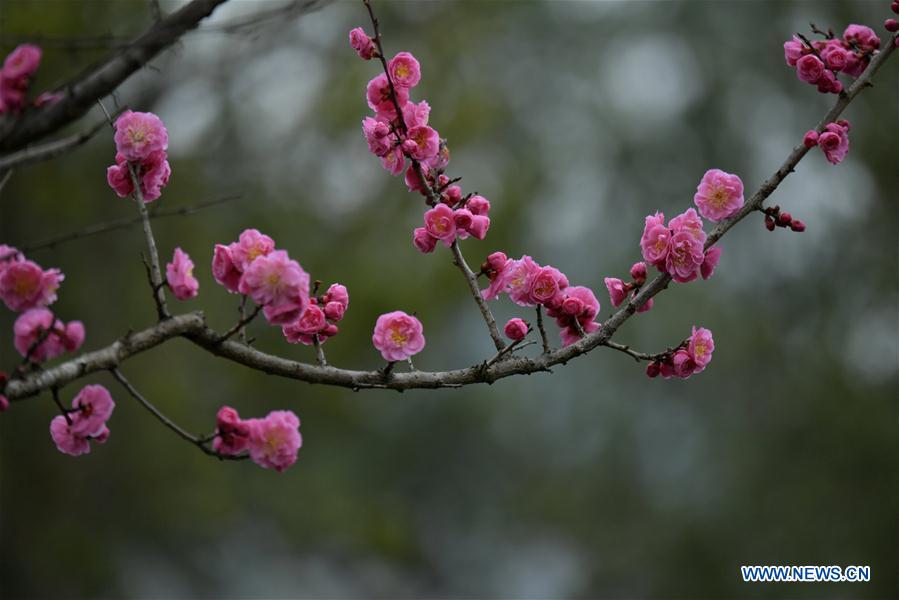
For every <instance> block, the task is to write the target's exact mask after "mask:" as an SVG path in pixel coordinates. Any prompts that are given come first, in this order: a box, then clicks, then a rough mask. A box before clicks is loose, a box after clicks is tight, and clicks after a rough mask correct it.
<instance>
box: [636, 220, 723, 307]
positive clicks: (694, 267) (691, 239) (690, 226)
mask: <svg viewBox="0 0 899 600" xmlns="http://www.w3.org/2000/svg"><path fill="white" fill-rule="evenodd" d="M664 223H665V216H664V215H663V214H662V213H659V212H657V213H655V214H654V215H650V216H647V217H646V224H645V226H644V229H643V236H642V237H641V239H640V248H641V250H642V252H643V258H644V259H645V260H646V262H649V263H651V264H653V265H654V266H655V267H656V268H658V269H659V270H660V271H664V272H667V273H668V274H670V275H671V277H672V278H673V279H674V280H675V281H677V282H679V283H686V282H688V281H693V280H694V279H696V277H697V276H698V275H699V269H700V266H701V265H702V262H703V260H704V259H705V254H704V250H703V244H705V240H706V237H707V236H706V234H705V231H703V228H702V219H701V218H700V217H699V215H698V214H697V213H696V210H695V209H693V208H688V209H687V210H686V211H684V212H683V213H681V214H680V215H678V216H676V217H674V218H673V219H671V221H670V222H669V223H668V226H667V227H666V226H665V224H664ZM647 310H648V309H647Z"/></svg>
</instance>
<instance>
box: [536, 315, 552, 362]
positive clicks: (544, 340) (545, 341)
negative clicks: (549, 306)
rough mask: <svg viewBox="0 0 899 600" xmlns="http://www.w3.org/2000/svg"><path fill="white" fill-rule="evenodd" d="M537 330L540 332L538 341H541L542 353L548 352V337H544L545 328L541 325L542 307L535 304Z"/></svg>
mask: <svg viewBox="0 0 899 600" xmlns="http://www.w3.org/2000/svg"><path fill="white" fill-rule="evenodd" d="M537 330H538V331H539V332H540V341H541V342H542V343H543V354H549V338H547V337H546V328H545V327H544V326H543V307H542V306H540V305H539V304H538V305H537Z"/></svg>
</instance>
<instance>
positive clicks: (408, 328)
mask: <svg viewBox="0 0 899 600" xmlns="http://www.w3.org/2000/svg"><path fill="white" fill-rule="evenodd" d="M371 341H372V343H373V344H374V346H375V348H376V349H378V350H379V351H380V352H381V356H383V357H384V360H386V361H389V362H394V361H398V360H406V359H407V358H410V357H412V356H414V355H416V354H418V353H419V352H421V351H422V349H423V348H424V347H425V336H424V333H423V327H422V325H421V321H419V320H418V319H417V318H415V317H413V316H412V315H409V314H406V313H404V312H403V311H401V310H397V311H393V312H389V313H386V314H383V315H381V316H380V317H378V320H377V322H376V323H375V330H374V333H373V334H372V337H371Z"/></svg>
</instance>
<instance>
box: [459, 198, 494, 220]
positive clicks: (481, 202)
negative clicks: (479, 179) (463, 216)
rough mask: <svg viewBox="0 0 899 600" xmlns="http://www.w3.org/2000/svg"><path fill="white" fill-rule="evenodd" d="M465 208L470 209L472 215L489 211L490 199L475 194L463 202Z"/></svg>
mask: <svg viewBox="0 0 899 600" xmlns="http://www.w3.org/2000/svg"><path fill="white" fill-rule="evenodd" d="M465 208H467V209H468V210H470V211H471V214H473V215H484V216H485V217H486V216H487V214H488V213H489V212H490V201H489V200H487V198H485V197H483V196H479V195H477V194H475V195H474V196H472V197H471V198H469V199H468V202H466V203H465Z"/></svg>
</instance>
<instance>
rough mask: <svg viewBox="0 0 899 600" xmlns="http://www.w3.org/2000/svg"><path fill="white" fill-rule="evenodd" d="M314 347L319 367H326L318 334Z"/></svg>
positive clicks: (314, 336) (314, 338) (313, 341)
mask: <svg viewBox="0 0 899 600" xmlns="http://www.w3.org/2000/svg"><path fill="white" fill-rule="evenodd" d="M312 345H313V346H314V347H315V358H316V360H317V361H318V364H319V366H322V367H324V366H326V365H327V364H328V361H327V360H325V350H324V348H322V343H321V341H319V339H318V334H316V335H313V336H312ZM409 364H410V365H411V364H412V361H411V359H410V360H409Z"/></svg>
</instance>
